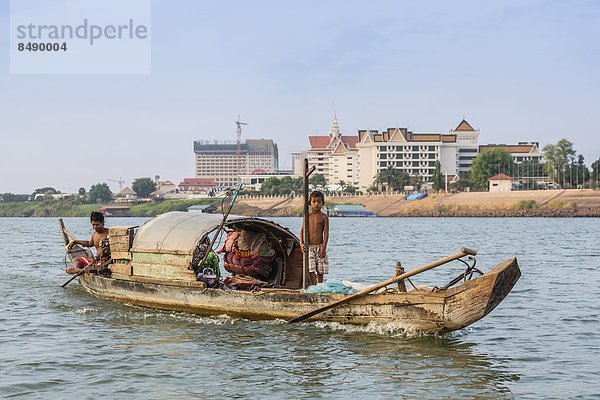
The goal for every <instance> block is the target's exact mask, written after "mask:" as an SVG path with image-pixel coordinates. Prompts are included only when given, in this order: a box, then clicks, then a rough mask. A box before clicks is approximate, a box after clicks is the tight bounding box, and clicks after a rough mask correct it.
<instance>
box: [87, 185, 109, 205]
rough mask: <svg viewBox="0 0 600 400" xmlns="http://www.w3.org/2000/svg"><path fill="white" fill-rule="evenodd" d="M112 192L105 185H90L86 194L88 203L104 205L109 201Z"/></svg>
mask: <svg viewBox="0 0 600 400" xmlns="http://www.w3.org/2000/svg"><path fill="white" fill-rule="evenodd" d="M111 197H112V192H111V191H110V188H109V187H108V185H107V184H106V183H96V184H95V185H92V187H91V188H90V190H89V192H88V198H89V201H90V203H106V202H108V201H110V199H111Z"/></svg>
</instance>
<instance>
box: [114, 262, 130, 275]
mask: <svg viewBox="0 0 600 400" xmlns="http://www.w3.org/2000/svg"><path fill="white" fill-rule="evenodd" d="M109 268H110V270H111V271H112V273H113V274H122V275H131V273H132V268H131V264H121V263H117V264H111V265H110V266H109Z"/></svg>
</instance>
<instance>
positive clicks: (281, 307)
mask: <svg viewBox="0 0 600 400" xmlns="http://www.w3.org/2000/svg"><path fill="white" fill-rule="evenodd" d="M520 275H521V272H520V270H519V266H518V264H517V260H516V259H515V258H511V259H509V260H506V261H504V262H502V263H500V264H498V266H496V267H495V268H494V269H492V270H491V271H490V272H488V273H486V274H484V275H482V276H480V277H477V278H474V279H472V280H470V281H467V282H464V283H462V284H461V285H459V286H456V287H454V288H450V289H445V290H438V291H434V292H418V291H412V292H409V293H382V294H369V295H366V296H362V297H359V298H356V299H354V300H352V301H350V302H348V303H345V304H342V305H340V306H339V307H336V308H333V309H330V310H328V311H326V312H323V313H321V314H317V315H315V316H313V317H311V318H310V319H308V320H307V321H316V320H320V321H329V322H342V323H351V324H369V323H382V324H384V323H398V324H399V325H400V326H401V327H403V328H406V329H407V330H415V331H420V332H428V333H444V332H449V331H453V330H457V329H461V328H464V327H466V326H468V325H470V324H472V323H473V322H475V321H477V320H479V319H481V318H483V317H484V316H485V315H487V314H489V313H490V312H491V311H492V310H493V309H494V308H495V307H496V306H497V305H498V304H499V303H500V302H501V301H502V300H503V299H504V298H505V297H506V295H507V294H508V293H509V292H510V290H511V289H512V287H513V286H514V285H515V283H516V281H517V280H518V279H519V276H520ZM78 279H79V282H80V283H81V284H82V285H83V286H84V287H85V288H86V289H87V290H88V291H89V292H91V293H93V294H94V295H96V296H99V297H101V298H105V299H110V300H115V301H118V302H121V303H125V304H131V305H137V306H142V307H149V308H155V309H161V310H172V311H180V312H186V313H193V314H198V315H207V316H208V315H223V314H227V315H230V316H233V317H241V318H246V319H249V320H268V319H283V320H291V319H293V318H295V317H297V316H299V315H302V314H305V313H308V312H310V311H312V310H315V309H316V308H319V307H323V306H325V305H327V304H329V303H331V302H334V301H337V300H340V299H343V298H344V297H345V295H342V294H323V293H300V292H299V291H294V290H269V289H267V290H263V291H259V292H255V293H253V292H247V291H241V290H221V289H207V288H203V287H200V285H198V283H196V282H193V283H192V282H190V283H189V284H185V283H177V282H164V281H159V280H155V281H153V280H149V279H146V280H144V281H136V280H134V279H133V277H128V278H118V279H117V278H107V277H102V276H98V275H96V274H83V275H81V276H80V277H79V278H78Z"/></svg>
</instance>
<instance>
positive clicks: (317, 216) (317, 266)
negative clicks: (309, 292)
mask: <svg viewBox="0 0 600 400" xmlns="http://www.w3.org/2000/svg"><path fill="white" fill-rule="evenodd" d="M308 202H309V205H310V208H311V210H312V212H311V213H310V214H309V216H308V238H309V239H308V241H309V243H308V247H307V246H306V245H305V243H304V228H305V227H304V225H303V226H302V229H301V230H300V247H301V248H302V252H304V253H306V252H307V251H308V272H309V275H310V281H311V283H312V284H313V285H316V284H317V283H323V275H324V274H327V273H329V261H328V260H327V242H328V241H329V217H328V216H327V215H326V214H324V213H323V212H322V211H321V209H322V208H323V205H325V196H324V195H323V193H321V192H319V191H318V190H315V191H314V192H312V193H311V194H310V197H309V198H308Z"/></svg>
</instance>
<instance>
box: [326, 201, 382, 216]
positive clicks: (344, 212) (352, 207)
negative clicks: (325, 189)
mask: <svg viewBox="0 0 600 400" xmlns="http://www.w3.org/2000/svg"><path fill="white" fill-rule="evenodd" d="M329 215H330V216H332V217H376V216H377V214H375V213H374V212H373V211H368V210H365V206H363V205H362V204H336V205H335V206H334V207H333V209H332V210H331V212H330V214H329Z"/></svg>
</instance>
